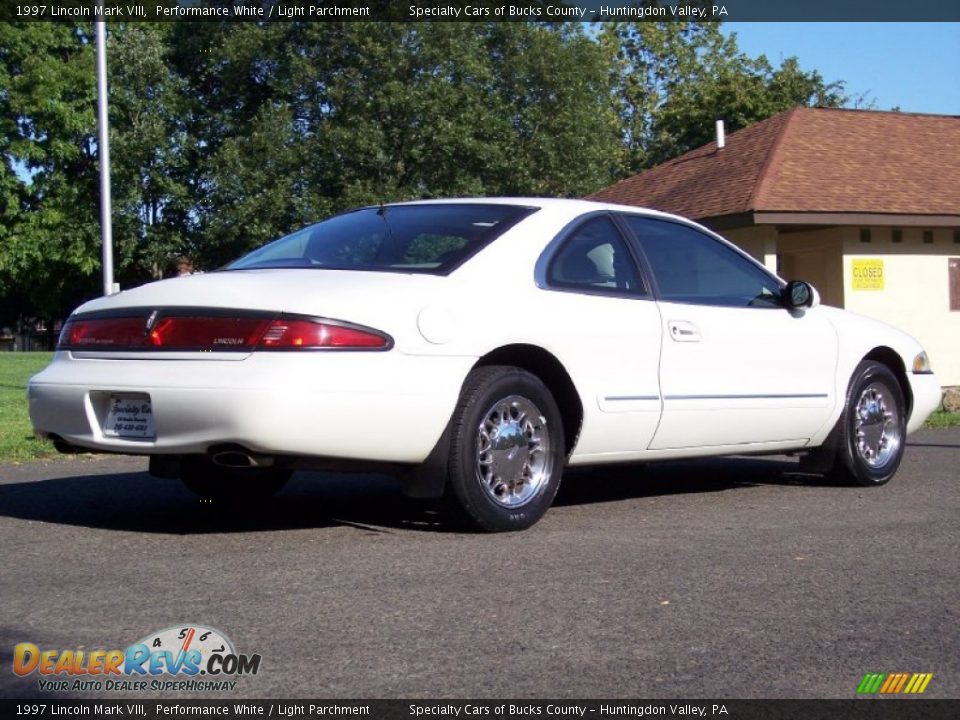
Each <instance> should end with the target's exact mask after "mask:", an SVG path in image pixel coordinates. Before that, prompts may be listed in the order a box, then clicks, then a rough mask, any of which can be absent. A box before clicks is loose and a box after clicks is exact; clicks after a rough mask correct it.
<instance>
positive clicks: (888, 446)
mask: <svg viewBox="0 0 960 720" xmlns="http://www.w3.org/2000/svg"><path fill="white" fill-rule="evenodd" d="M853 430H854V433H855V438H856V439H855V443H856V448H857V454H858V455H859V456H860V459H861V460H863V462H864V463H866V464H867V465H868V466H869V467H871V468H882V467H884V466H885V465H886V464H887V463H888V462H890V460H891V459H892V458H894V457H896V456H897V452H898V451H899V449H900V443H901V440H902V438H901V430H900V419H899V418H898V417H897V403H896V402H895V401H894V399H893V397H891V396H890V395H889V390H888V389H887V387H886V386H885V385H883V384H881V383H877V382H873V383H870V384H869V385H867V386H866V387H865V388H864V389H863V392H861V393H860V397H859V399H858V400H857V405H856V408H855V410H854V415H853Z"/></svg>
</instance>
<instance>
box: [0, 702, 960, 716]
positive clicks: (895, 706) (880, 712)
mask: <svg viewBox="0 0 960 720" xmlns="http://www.w3.org/2000/svg"><path fill="white" fill-rule="evenodd" d="M958 714H960V700H926V699H920V698H911V699H903V698H901V699H893V698H890V699H872V698H871V699H868V698H861V699H858V700H508V701H505V700H476V701H473V700H231V701H227V700H144V699H142V698H136V699H131V700H115V699H114V700H36V701H30V700H0V717H3V718H48V717H50V718H53V717H58V718H67V717H91V718H101V717H112V718H134V719H139V720H160V719H161V718H195V717H215V718H251V717H254V718H282V719H284V720H286V719H288V718H312V719H315V718H323V719H324V720H329V718H373V719H375V720H409V719H410V718H415V719H420V720H454V719H455V720H496V718H511V720H513V719H515V718H538V719H541V720H568V719H570V718H596V719H598V720H599V719H600V718H603V719H604V720H607V719H610V718H612V719H614V720H627V719H631V718H635V719H638V720H640V719H642V720H647V719H648V718H654V719H655V718H680V719H682V720H692V719H694V718H713V719H715V720H723V719H725V720H821V719H822V720H828V719H829V720H833V719H834V718H843V719H844V720H921V719H923V720H953V718H956V717H958Z"/></svg>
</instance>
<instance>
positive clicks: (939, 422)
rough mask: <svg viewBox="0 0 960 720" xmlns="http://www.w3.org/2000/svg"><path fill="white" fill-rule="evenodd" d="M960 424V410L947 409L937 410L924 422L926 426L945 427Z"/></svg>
mask: <svg viewBox="0 0 960 720" xmlns="http://www.w3.org/2000/svg"><path fill="white" fill-rule="evenodd" d="M957 426H960V412H947V411H946V410H937V411H936V412H935V413H934V414H933V415H931V416H930V417H929V418H927V422H926V423H925V424H924V427H926V428H945V427H957Z"/></svg>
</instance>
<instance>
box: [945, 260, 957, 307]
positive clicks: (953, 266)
mask: <svg viewBox="0 0 960 720" xmlns="http://www.w3.org/2000/svg"><path fill="white" fill-rule="evenodd" d="M947 266H948V268H949V273H950V309H951V310H953V311H960V258H950V259H949V260H948V261H947Z"/></svg>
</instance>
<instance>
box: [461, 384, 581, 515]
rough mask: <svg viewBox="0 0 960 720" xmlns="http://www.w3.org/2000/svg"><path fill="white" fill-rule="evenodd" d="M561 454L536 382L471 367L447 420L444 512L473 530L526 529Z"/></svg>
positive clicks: (557, 421) (554, 420) (553, 490)
mask: <svg viewBox="0 0 960 720" xmlns="http://www.w3.org/2000/svg"><path fill="white" fill-rule="evenodd" d="M564 456H565V451H564V435H563V422H562V420H561V417H560V411H559V410H558V409H557V404H556V402H555V401H554V399H553V396H552V395H551V394H550V391H549V390H548V389H547V388H546V386H545V385H544V384H543V383H542V382H541V381H540V379H539V378H537V377H536V376H535V375H533V374H531V373H529V372H526V371H525V370H521V369H519V368H514V367H507V366H490V367H481V368H477V369H476V370H474V371H473V372H471V373H470V375H468V376H467V379H466V381H465V383H464V386H463V390H462V392H461V394H460V400H459V402H458V404H457V408H456V410H455V411H454V414H453V418H452V420H451V426H450V447H449V456H448V464H447V485H446V494H445V499H446V501H447V505H448V510H449V511H450V512H451V513H452V514H453V516H454V517H455V518H456V519H457V520H460V521H465V522H466V524H467V525H468V526H470V527H472V528H474V529H479V530H485V531H487V532H503V531H509V530H523V529H526V528H528V527H530V526H531V525H533V524H534V523H535V522H537V521H538V520H539V519H540V518H541V517H543V515H544V513H546V511H547V509H548V508H549V507H550V505H551V503H553V498H554V496H556V494H557V489H558V488H559V487H560V477H561V475H562V473H563V465H564Z"/></svg>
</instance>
